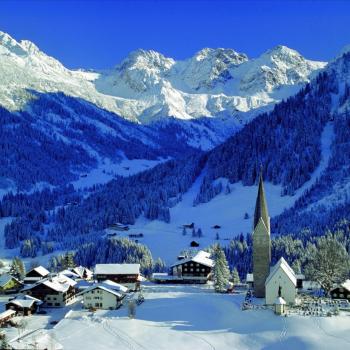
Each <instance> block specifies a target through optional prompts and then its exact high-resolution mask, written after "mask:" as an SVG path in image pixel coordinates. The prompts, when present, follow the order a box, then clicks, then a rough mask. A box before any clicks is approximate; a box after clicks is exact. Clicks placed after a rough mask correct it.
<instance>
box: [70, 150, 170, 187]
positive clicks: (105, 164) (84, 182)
mask: <svg viewBox="0 0 350 350" xmlns="http://www.w3.org/2000/svg"><path fill="white" fill-rule="evenodd" d="M166 160H168V159H163V158H161V159H158V160H148V159H131V160H130V159H128V158H126V157H125V156H123V159H121V160H120V162H118V163H113V162H111V161H110V159H104V160H103V161H101V162H100V164H99V166H98V167H97V168H95V169H92V170H91V171H89V172H87V173H86V174H82V175H83V176H81V177H80V179H78V180H76V181H73V182H72V185H73V186H74V188H75V189H81V188H84V187H91V186H93V185H97V184H105V183H107V182H109V181H111V180H112V179H113V178H115V177H116V176H131V175H135V174H136V173H139V172H141V171H145V170H148V169H151V168H153V167H154V166H156V165H158V164H160V163H162V162H165V161H166Z"/></svg>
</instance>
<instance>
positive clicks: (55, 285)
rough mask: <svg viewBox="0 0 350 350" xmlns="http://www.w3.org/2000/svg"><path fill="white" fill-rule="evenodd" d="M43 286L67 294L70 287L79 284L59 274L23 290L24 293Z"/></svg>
mask: <svg viewBox="0 0 350 350" xmlns="http://www.w3.org/2000/svg"><path fill="white" fill-rule="evenodd" d="M41 284H44V285H45V286H47V287H48V288H50V289H52V290H54V291H56V292H62V293H64V292H66V291H67V290H68V289H69V287H73V286H75V285H76V284H77V282H75V281H73V280H72V279H71V278H69V277H68V276H66V275H63V274H58V275H56V276H52V277H48V278H44V279H42V280H40V281H38V282H36V283H35V284H32V285H29V286H26V287H24V288H23V289H22V291H23V292H24V291H26V290H29V289H32V288H35V287H37V286H39V285H41Z"/></svg>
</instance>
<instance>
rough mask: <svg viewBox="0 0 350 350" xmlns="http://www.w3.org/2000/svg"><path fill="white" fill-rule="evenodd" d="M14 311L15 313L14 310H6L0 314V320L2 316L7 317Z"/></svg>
mask: <svg viewBox="0 0 350 350" xmlns="http://www.w3.org/2000/svg"><path fill="white" fill-rule="evenodd" d="M15 313H16V311H15V310H6V311H4V312H2V313H1V314H0V320H2V319H3V318H6V317H9V316H11V315H14V314H15Z"/></svg>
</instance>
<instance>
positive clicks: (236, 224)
mask: <svg viewBox="0 0 350 350" xmlns="http://www.w3.org/2000/svg"><path fill="white" fill-rule="evenodd" d="M333 137H334V135H333V125H332V124H331V123H328V124H327V125H326V127H325V128H324V130H323V133H322V138H321V149H322V157H321V162H320V164H319V166H318V167H317V168H316V170H315V171H314V173H313V174H312V176H311V178H310V180H309V181H308V182H306V183H305V184H304V185H303V186H302V187H301V188H299V189H298V190H297V191H296V192H295V194H294V195H293V196H281V192H282V186H280V185H273V184H271V183H269V182H265V192H266V197H267V203H268V209H269V214H270V217H275V216H277V215H279V214H281V213H282V212H283V211H284V210H285V209H288V208H291V207H292V206H293V205H294V203H295V201H296V200H298V198H300V197H301V196H302V194H303V193H305V192H306V191H307V190H308V189H310V188H311V187H312V186H313V185H314V184H315V183H316V181H317V179H318V178H319V177H320V176H321V175H322V173H323V172H324V171H325V169H326V168H327V166H328V163H329V159H330V155H331V144H332V140H333ZM204 175H205V170H204V171H203V173H202V174H201V175H200V176H199V177H198V178H197V180H196V181H195V183H194V184H193V186H192V187H191V188H190V189H189V191H188V192H187V193H185V194H184V195H183V196H182V201H181V202H179V203H178V204H177V205H176V206H174V207H173V208H170V217H171V222H170V223H165V222H163V221H159V220H154V221H149V220H147V219H145V218H144V217H142V218H139V219H138V220H137V222H136V223H135V225H132V226H130V231H128V232H127V233H125V234H123V233H120V235H122V236H123V235H124V236H127V235H128V234H130V233H141V232H142V233H143V234H144V237H143V238H138V239H139V241H140V243H144V244H146V245H147V246H148V247H149V248H150V250H151V252H152V255H153V257H154V258H158V257H161V258H162V259H163V260H164V261H165V262H166V263H167V264H171V263H173V262H174V259H175V258H176V256H177V255H178V254H179V253H180V252H181V251H182V250H183V249H189V247H190V243H191V241H192V240H195V241H197V242H199V243H200V246H201V247H202V248H203V247H207V246H209V245H211V244H213V243H215V242H217V241H218V240H217V233H218V234H219V242H220V243H221V244H222V245H226V244H228V243H229V240H230V239H232V238H233V237H234V236H237V235H239V234H240V233H244V234H246V233H249V232H251V231H252V225H253V223H252V217H253V214H254V206H255V200H256V195H257V190H258V189H257V186H243V185H242V183H235V184H230V185H229V186H230V190H231V193H229V194H225V193H224V191H223V192H222V193H221V194H219V195H218V196H216V197H214V198H213V199H212V200H211V201H210V202H208V203H202V204H199V205H197V206H193V201H194V199H195V198H196V196H197V194H198V191H199V187H200V184H201V182H202V180H203V177H204ZM219 181H221V182H222V183H223V188H224V189H225V187H226V184H227V180H226V179H219ZM246 213H247V214H248V215H249V218H248V219H245V218H244V216H245V214H246ZM192 222H194V223H195V226H196V230H197V229H198V228H201V229H202V231H203V237H201V238H198V237H195V238H193V237H192V230H191V229H187V234H186V235H185V236H184V235H183V228H182V226H183V225H184V224H190V223H192ZM214 225H220V226H221V228H220V229H214V228H213V226H214ZM107 232H109V231H108V230H107ZM272 233H273V232H272ZM118 234H119V233H118Z"/></svg>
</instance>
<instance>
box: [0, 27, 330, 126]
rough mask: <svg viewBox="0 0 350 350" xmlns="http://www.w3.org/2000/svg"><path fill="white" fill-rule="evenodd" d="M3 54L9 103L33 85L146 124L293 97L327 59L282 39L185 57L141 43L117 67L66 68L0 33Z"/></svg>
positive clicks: (1, 72) (2, 98)
mask: <svg viewBox="0 0 350 350" xmlns="http://www.w3.org/2000/svg"><path fill="white" fill-rule="evenodd" d="M0 59H1V66H0V104H2V105H3V106H5V107H7V108H9V109H11V110H18V109H21V108H23V107H24V106H25V105H26V103H27V102H28V101H29V100H30V99H32V98H33V96H32V95H31V93H30V92H29V91H28V90H36V91H40V92H57V91H61V92H64V93H65V94H67V95H70V96H75V97H81V98H83V99H85V100H87V101H90V102H92V103H94V104H96V105H97V106H99V107H102V108H104V109H106V110H109V111H112V112H115V113H117V114H119V115H121V116H123V117H125V118H127V119H129V120H132V121H136V122H142V123H148V122H151V121H154V120H156V119H159V118H164V117H169V116H171V117H175V118H178V119H193V118H198V117H203V116H207V117H212V116H220V115H222V113H226V115H229V116H237V115H238V114H239V112H247V111H249V110H251V109H256V108H259V107H262V106H266V105H269V104H271V103H272V104H273V103H275V102H277V101H279V100H281V99H282V98H286V97H288V96H290V95H291V94H292V93H294V92H295V91H297V90H298V89H299V88H300V86H301V85H302V84H303V83H305V82H308V81H309V79H310V76H311V75H312V73H313V72H316V71H318V70H319V69H321V68H323V67H324V66H325V63H324V62H316V61H310V60H306V59H304V58H303V57H302V56H301V55H300V54H299V53H298V52H296V51H294V50H291V49H289V48H287V47H285V46H277V47H276V48H274V49H272V50H269V51H267V52H265V53H264V54H262V55H261V56H260V57H258V58H256V59H250V60H249V59H248V57H247V56H246V55H244V54H240V53H237V52H235V51H234V50H231V49H222V48H218V49H208V48H206V49H203V50H201V51H199V52H198V53H196V54H195V55H194V56H193V57H192V58H189V59H187V60H184V61H175V60H173V59H172V58H167V57H165V56H163V55H162V54H160V53H158V52H155V51H152V50H149V51H147V50H137V51H135V52H132V53H131V54H130V55H129V56H128V57H126V58H125V60H123V61H122V62H121V63H120V64H119V65H117V66H116V67H114V68H113V69H109V70H105V71H99V72H98V71H83V70H69V69H67V68H65V67H64V66H63V65H62V64H61V63H60V62H59V61H57V60H56V59H54V58H52V57H49V56H47V55H46V54H45V53H43V52H41V51H40V50H39V48H38V47H36V46H35V45H34V44H33V43H31V42H29V41H25V40H22V41H20V42H17V41H16V40H15V39H13V38H11V37H10V36H9V35H8V34H6V33H3V32H0ZM291 86H293V88H292V89H290V87H291Z"/></svg>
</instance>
